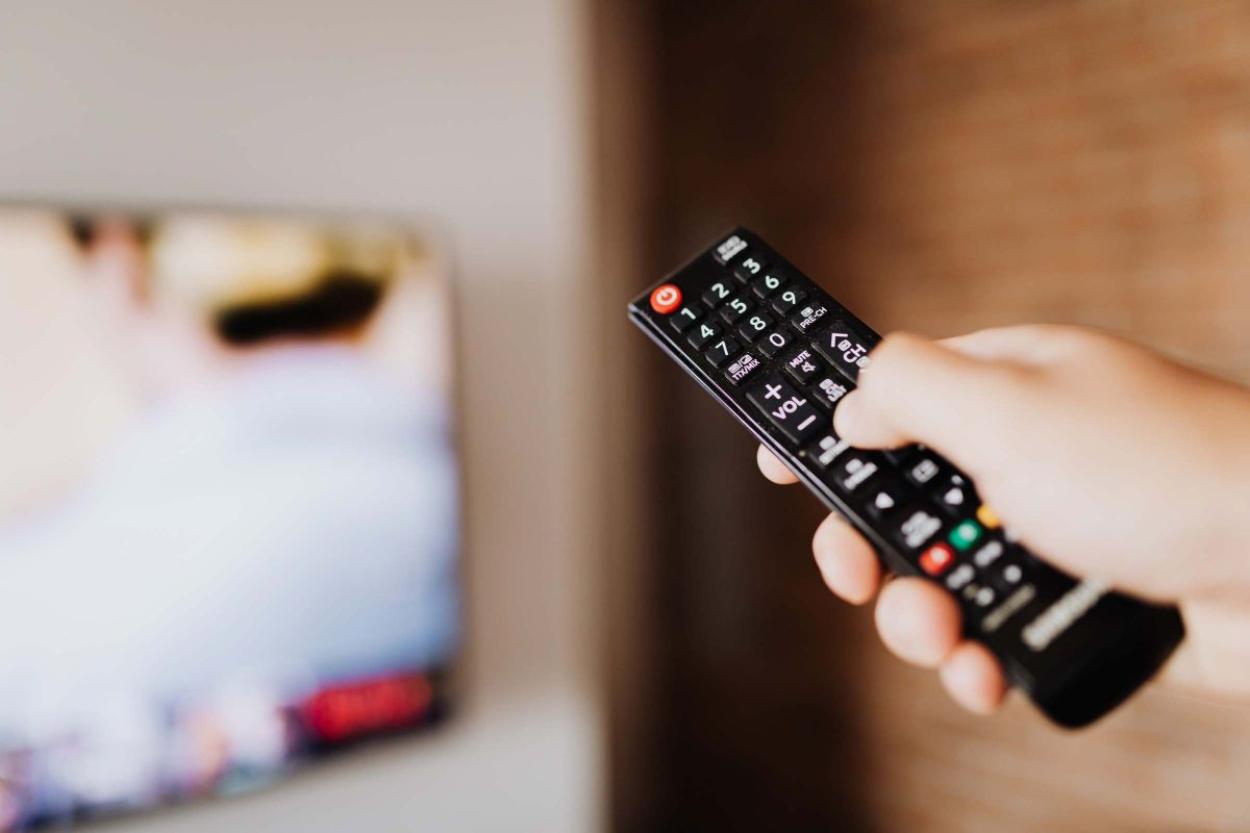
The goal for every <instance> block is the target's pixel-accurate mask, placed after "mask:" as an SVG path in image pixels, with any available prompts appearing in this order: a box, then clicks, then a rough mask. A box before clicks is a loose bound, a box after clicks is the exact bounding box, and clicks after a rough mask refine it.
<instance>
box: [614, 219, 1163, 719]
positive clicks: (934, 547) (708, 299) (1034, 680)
mask: <svg viewBox="0 0 1250 833" xmlns="http://www.w3.org/2000/svg"><path fill="white" fill-rule="evenodd" d="M629 316H630V318H631V320H632V321H633V322H634V323H635V324H636V325H637V326H638V327H640V328H641V329H642V330H643V332H645V333H646V334H647V335H648V336H649V337H650V338H651V339H652V341H654V342H655V343H656V344H657V345H659V347H660V348H661V349H662V350H663V351H664V352H665V353H667V354H668V355H669V356H670V357H671V358H672V359H673V360H674V361H676V362H677V363H678V364H679V365H681V367H682V368H683V369H685V371H686V372H687V373H688V374H689V375H690V376H692V377H693V378H694V379H695V381H696V382H698V383H699V384H700V385H701V386H702V387H703V388H704V389H705V390H706V391H707V392H708V393H709V394H711V395H712V396H714V397H715V398H716V399H717V400H718V401H719V402H720V403H721V404H722V405H723V406H725V408H727V409H728V410H729V411H730V413H732V414H733V415H734V416H735V417H737V419H738V420H739V421H740V422H741V423H742V424H743V425H744V426H745V427H746V428H747V430H749V431H750V432H751V433H752V434H753V435H754V436H755V438H756V439H758V440H759V441H760V442H761V443H763V444H764V445H765V446H766V447H768V448H769V449H770V450H771V451H772V452H773V453H774V454H776V455H777V456H778V457H779V458H780V459H781V460H782V461H784V462H785V463H786V464H787V465H788V466H789V467H790V468H791V469H792V470H793V471H794V472H795V473H796V474H797V475H798V477H799V479H800V480H801V481H802V482H803V484H804V485H806V486H807V488H808V489H809V490H811V491H812V492H813V493H814V494H815V495H816V496H817V497H818V498H820V500H821V501H822V502H823V503H824V504H825V505H826V506H827V507H829V508H830V509H831V510H833V511H835V512H838V513H840V514H841V515H843V516H844V517H845V518H846V519H847V520H848V521H849V522H850V523H851V524H852V525H854V526H855V528H856V529H857V530H859V532H860V533H862V534H863V535H864V536H865V537H866V538H867V539H868V540H869V541H870V542H871V543H872V544H873V546H874V547H875V548H876V550H877V552H878V554H879V555H880V557H881V559H882V561H883V562H884V564H885V565H886V567H887V568H888V569H890V570H892V571H894V572H895V573H897V574H900V575H918V576H922V577H924V578H927V579H928V580H930V581H933V582H935V583H936V584H938V585H939V586H941V587H942V588H944V589H945V590H946V591H947V592H949V593H950V594H951V595H952V596H953V597H954V598H955V599H956V601H957V602H958V603H959V605H960V608H961V610H962V611H963V616H964V631H965V633H966V635H967V636H968V638H970V639H975V640H977V641H979V642H981V643H983V644H984V645H986V646H987V647H988V648H989V649H990V650H991V651H992V652H993V653H994V655H995V656H996V657H997V658H998V659H999V661H1000V662H1001V663H1002V667H1003V669H1004V671H1005V673H1006V674H1007V677H1008V678H1009V679H1010V681H1011V682H1012V684H1013V685H1015V686H1017V687H1018V688H1020V689H1021V690H1023V691H1025V692H1026V693H1027V694H1028V695H1029V696H1030V698H1031V699H1032V700H1033V701H1034V702H1035V703H1036V704H1037V705H1038V707H1039V708H1040V709H1041V710H1042V711H1043V712H1044V713H1045V714H1046V715H1047V716H1048V717H1050V718H1051V719H1052V720H1053V721H1055V722H1056V723H1058V724H1060V725H1062V726H1067V727H1079V726H1084V725H1086V724H1088V723H1090V722H1092V721H1094V720H1097V719H1098V718H1099V717H1101V716H1102V715H1104V714H1106V713H1107V712H1109V711H1111V710H1112V709H1114V708H1115V707H1116V706H1117V705H1118V704H1119V703H1121V702H1122V701H1124V700H1125V699H1126V698H1128V697H1129V696H1130V695H1131V694H1132V693H1133V692H1135V691H1136V690H1137V689H1138V688H1139V687H1140V686H1141V685H1142V684H1143V683H1144V682H1145V681H1147V680H1148V679H1150V677H1151V676H1153V675H1154V673H1155V672H1156V671H1157V670H1158V668H1159V667H1160V666H1161V665H1162V664H1163V662H1164V661H1166V659H1167V658H1168V656H1169V655H1171V653H1172V651H1173V650H1174V649H1175V648H1176V646H1177V645H1178V644H1179V643H1180V641H1181V639H1182V638H1183V635H1184V626H1183V624H1182V622H1181V618H1180V614H1179V613H1178V611H1177V610H1176V609H1175V608H1173V607H1165V606H1158V605H1152V604H1148V603H1146V602H1143V601H1140V600H1137V599H1133V598H1131V597H1129V596H1126V595H1124V594H1121V593H1117V592H1115V591H1112V590H1110V589H1109V588H1107V587H1106V586H1104V585H1102V584H1100V583H1098V582H1094V581H1081V580H1079V579H1076V578H1074V577H1072V576H1069V575H1067V574H1065V573H1063V572H1062V571H1060V570H1057V569H1055V568H1054V567H1051V566H1050V565H1048V564H1046V563H1045V562H1043V561H1041V560H1040V559H1038V558H1037V557H1036V556H1035V555H1034V554H1033V553H1031V552H1029V551H1028V550H1027V549H1026V548H1025V547H1024V546H1023V545H1022V544H1021V543H1020V542H1019V541H1016V540H1014V538H1013V537H1012V536H1011V535H1010V534H1009V532H1008V531H1007V530H1005V529H1004V528H1003V526H1002V524H1001V523H1000V521H999V519H998V516H997V515H996V514H995V513H994V511H993V509H992V507H990V506H987V505H986V504H984V503H983V502H982V501H981V499H980V497H979V495H978V493H977V489H976V484H974V483H973V482H972V481H971V479H970V478H969V477H968V476H967V475H966V474H964V473H963V472H961V471H960V470H959V469H958V468H957V467H956V466H954V465H952V464H951V462H950V461H948V460H946V459H945V458H943V457H942V456H941V455H940V454H938V453H937V452H936V451H934V450H933V449H929V448H924V447H922V446H915V445H913V446H908V447H905V448H900V449H895V450H892V451H885V452H880V451H868V450H862V449H857V448H853V447H851V446H850V445H849V444H848V443H847V442H846V441H844V440H842V439H841V438H840V437H838V436H837V434H836V433H835V432H834V430H833V423H832V415H833V412H834V410H835V409H836V408H837V405H838V402H839V401H840V400H841V398H842V397H843V396H845V395H846V394H847V393H848V392H850V391H851V390H854V388H855V385H856V382H857V380H858V379H859V374H860V373H871V372H872V370H871V363H872V358H871V353H872V349H873V348H874V347H875V346H876V345H877V344H878V343H879V342H880V340H881V339H880V336H879V335H877V333H876V332H875V331H873V330H872V329H871V328H870V327H868V326H867V325H866V324H864V322H863V321H861V320H860V319H859V318H857V317H856V316H855V315H853V314H852V313H851V312H850V311H849V310H847V309H846V307H844V306H842V305H841V304H839V303H838V302H837V301H836V300H834V299H833V298H832V297H831V296H830V295H829V294H828V293H826V292H825V291H824V290H823V289H822V288H821V287H820V286H818V285H817V284H816V283H815V282H813V281H812V280H811V279H810V278H808V277H807V276H806V275H804V274H803V273H802V272H801V271H799V270H798V269H797V268H795V267H794V265H793V264H791V263H790V262H789V261H787V260H786V259H785V258H783V257H781V256H780V255H779V254H778V253H777V252H776V251H775V250H773V249H772V248H771V247H769V246H768V245H767V244H766V243H764V241H763V240H761V239H760V238H759V237H758V236H757V235H755V234H754V233H752V232H751V231H749V230H747V229H744V228H738V229H735V230H733V231H731V232H728V233H726V234H724V235H722V236H721V237H720V238H718V239H717V240H716V241H715V242H714V243H713V244H712V245H711V247H710V248H708V249H707V250H705V251H703V252H700V253H699V254H697V255H696V256H695V257H694V258H692V259H691V260H690V261H689V262H687V263H686V264H685V265H684V266H682V267H680V268H679V269H677V270H676V271H675V272H673V273H672V274H670V275H668V276H667V277H665V278H664V279H663V280H661V281H660V282H659V283H657V284H655V285H654V286H652V287H650V288H648V289H647V290H646V291H645V292H643V293H642V294H640V295H639V296H638V297H637V298H635V299H634V301H633V302H632V303H631V304H630V305H629Z"/></svg>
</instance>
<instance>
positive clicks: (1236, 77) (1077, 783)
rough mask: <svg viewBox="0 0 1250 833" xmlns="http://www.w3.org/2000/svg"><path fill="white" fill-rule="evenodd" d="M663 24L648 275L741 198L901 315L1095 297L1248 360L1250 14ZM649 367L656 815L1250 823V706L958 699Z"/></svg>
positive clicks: (695, 13) (1079, 317) (856, 8)
mask: <svg viewBox="0 0 1250 833" xmlns="http://www.w3.org/2000/svg"><path fill="white" fill-rule="evenodd" d="M656 26H657V32H656V34H657V37H656V42H657V48H658V68H657V70H656V73H655V75H656V77H655V79H654V89H655V102H656V104H655V108H656V117H655V122H654V123H655V125H656V130H657V134H656V136H657V139H656V143H657V150H656V155H657V163H656V168H655V170H654V177H655V183H656V184H655V189H656V210H655V212H654V217H655V220H654V227H653V228H652V231H651V237H650V241H651V250H652V251H654V252H655V258H656V264H655V265H656V266H657V267H661V266H669V265H671V264H672V263H674V262H676V261H677V260H678V259H679V258H681V257H683V256H684V255H685V254H686V253H687V252H688V250H690V249H693V248H694V247H696V246H698V245H701V244H703V243H704V242H706V240H707V239H708V238H710V237H711V236H712V235H713V234H715V233H716V232H717V231H718V230H719V229H721V228H722V227H724V226H726V225H728V224H730V223H733V222H738V221H744V222H747V223H748V224H751V225H753V226H755V227H756V228H757V229H758V230H759V231H761V232H762V233H763V234H764V235H765V236H766V237H768V238H769V239H770V240H772V241H773V242H774V243H775V244H776V245H777V246H778V247H779V248H781V249H782V250H784V251H787V252H790V253H792V258H793V259H794V260H796V261H797V262H798V263H799V264H801V265H803V266H804V267H805V268H806V269H807V271H809V272H810V273H811V274H812V275H813V276H814V277H817V278H818V279H823V280H824V281H825V283H826V284H827V286H828V288H829V289H830V290H831V291H833V292H834V293H835V294H836V295H838V296H840V297H841V298H843V299H844V300H845V301H846V302H847V303H848V304H850V305H851V306H852V307H853V308H855V309H856V310H857V311H859V312H860V313H861V314H862V315H863V316H864V317H865V318H867V319H868V320H870V321H873V322H875V323H877V324H878V325H880V327H881V328H883V329H887V330H888V329H895V328H908V329H914V330H918V331H922V332H926V333H930V334H933V335H944V334H951V333H955V332H959V331H964V330H969V329H973V328H977V327H982V326H989V325H996V324H1003V323H1008V322H1016V321H1069V322H1079V323H1085V324H1092V325H1099V326H1104V327H1109V328H1112V329H1114V330H1117V331H1120V332H1123V333H1125V334H1128V335H1130V336H1132V337H1134V338H1137V339H1139V340H1141V341H1144V342H1147V343H1149V344H1153V345H1156V346H1157V347H1159V348H1161V349H1163V350H1166V351H1168V352H1171V353H1174V354H1177V355H1179V356H1181V357H1183V358H1186V359H1188V360H1190V361H1193V362H1196V363H1198V364H1201V365H1203V366H1205V367H1208V368H1210V369H1213V370H1217V371H1220V372H1224V373H1227V374H1230V375H1233V376H1235V377H1238V378H1241V379H1244V380H1247V381H1250V336H1248V335H1247V333H1250V6H1247V5H1246V4H1234V3H1200V2H1187V3H1174V2H1166V1H1165V0H1159V1H1158V2H1055V3H1019V2H968V3H935V4H922V3H913V2H903V0H898V2H877V3H860V4H847V3H844V4H836V3H835V4H804V3H795V2H790V3H786V2H782V3H770V4H755V3H747V2H738V1H737V0H730V1H729V2H726V1H725V0H719V1H718V2H710V0H705V1H694V2H684V3H680V4H656ZM646 361H648V362H650V363H651V365H653V366H649V367H648V369H649V370H654V372H655V374H656V376H657V377H658V378H659V379H660V380H661V381H660V392H661V394H662V396H663V397H664V402H665V408H664V413H663V414H662V415H656V416H655V419H654V422H653V426H652V428H653V436H654V438H655V439H654V447H653V448H652V452H651V453H652V455H653V457H652V461H653V463H654V465H655V470H656V471H658V472H662V475H663V476H662V478H661V479H660V481H661V482H658V483H656V484H654V485H653V486H652V487H651V488H652V490H653V494H654V495H655V506H656V510H657V513H659V514H662V515H665V516H666V517H667V521H661V522H660V525H659V527H658V529H659V533H658V535H657V537H658V538H659V540H660V546H659V548H658V551H657V552H656V554H655V559H656V561H655V563H656V570H655V574H656V576H657V580H656V587H655V592H656V599H657V601H656V605H657V609H658V610H659V611H660V615H661V616H662V624H663V630H666V631H668V632H670V633H671V634H672V635H671V637H666V638H665V639H664V641H663V643H662V644H661V645H660V646H659V650H658V652H657V655H658V658H657V667H658V669H659V671H658V673H659V674H660V682H659V692H660V694H659V698H660V700H661V701H662V702H664V703H666V704H667V705H666V707H665V708H664V710H662V711H661V712H660V713H658V714H657V716H656V718H655V719H656V728H655V731H656V732H657V734H658V735H659V737H660V738H661V742H660V746H659V748H660V749H661V750H662V751H663V755H662V759H661V760H658V761H656V762H654V772H653V776H654V778H655V779H656V781H657V784H658V785H659V786H658V788H657V789H658V790H659V791H660V794H661V803H662V806H663V808H664V812H663V813H662V814H661V816H662V817H663V818H664V819H666V820H667V821H666V822H665V823H662V824H660V825H658V826H660V827H663V828H665V829H674V830H732V829H758V828H759V827H760V826H761V825H763V826H764V827H765V828H766V829H794V830H798V829H844V830H900V829H923V830H926V831H948V830H949V831H956V830H958V831H1000V830H1043V829H1044V830H1048V831H1076V830H1089V829H1098V828H1099V827H1101V828H1103V829H1113V830H1126V829H1132V830H1143V829H1144V830H1240V829H1250V790H1248V789H1247V788H1248V787H1250V703H1239V702H1233V701H1214V700H1210V699H1206V698H1202V697H1198V696H1194V695H1192V694H1186V693H1183V692H1176V691H1169V690H1164V689H1156V690H1152V691H1151V692H1149V693H1148V694H1146V695H1145V696H1143V697H1141V698H1140V699H1138V700H1136V701H1135V702H1133V703H1132V704H1131V705H1129V706H1128V707H1126V708H1124V709H1122V710H1121V711H1120V712H1118V713H1117V714H1116V715H1114V716H1113V717H1112V718H1110V719H1109V720H1107V721H1106V722H1104V723H1103V724H1101V725H1099V726H1097V727H1096V728H1094V729H1092V730H1090V731H1087V732H1084V733H1080V734H1075V735H1070V734H1063V733H1060V732H1057V731H1056V730H1053V729H1051V728H1050V727H1048V726H1047V725H1045V724H1044V723H1042V722H1041V720H1040V718H1038V717H1037V716H1036V715H1035V714H1034V713H1033V712H1032V711H1031V710H1030V709H1029V708H1027V707H1025V706H1024V705H1023V704H1021V703H1016V704H1013V705H1012V706H1011V707H1009V708H1008V709H1006V711H1005V712H1004V713H1003V714H1001V715H999V716H995V717H994V718H991V719H988V720H979V719H974V718H971V717H968V716H965V715H963V714H961V713H959V712H958V711H957V710H956V709H955V708H954V707H953V706H952V705H951V704H950V703H949V702H948V701H947V700H946V699H945V698H944V696H943V695H942V694H941V692H940V690H939V688H938V685H937V682H936V680H935V679H933V677H932V675H930V674H926V673H922V672H919V671H914V670H911V669H907V668H904V667H903V666H902V665H901V664H900V663H898V662H896V661H895V660H893V659H891V658H889V657H887V656H886V654H885V652H884V650H883V649H882V648H880V647H879V646H878V645H876V644H875V641H874V637H873V634H872V631H871V627H870V623H869V619H870V616H869V614H868V613H867V611H851V610H847V609H844V608H842V607H840V606H839V605H838V604H837V603H835V602H834V601H833V600H832V599H830V598H828V597H826V596H825V595H824V594H823V592H821V591H820V589H819V586H818V579H817V576H816V572H815V570H814V568H813V567H812V566H811V564H810V559H809V556H808V552H807V539H808V536H809V534H810V532H811V530H812V529H813V528H814V524H815V521H816V519H817V517H818V512H817V511H816V509H815V507H814V506H813V504H812V501H810V500H809V499H807V498H806V496H804V495H801V494H798V493H788V492H784V491H782V490H776V489H772V488H770V487H767V486H765V485H763V484H762V483H761V482H760V481H759V479H758V476H757V475H756V474H755V473H754V470H753V464H752V459H751V455H750V450H751V446H750V444H749V443H748V442H747V441H746V440H745V439H744V438H743V437H742V436H741V432H740V431H739V430H738V429H737V427H736V426H734V425H733V424H732V423H731V422H730V421H729V420H728V419H727V418H726V417H724V416H723V415H722V414H720V413H719V412H718V411H717V410H716V408H715V407H714V406H712V405H711V404H710V403H707V402H705V401H703V399H702V397H701V396H700V395H699V393H698V392H697V391H694V390H693V386H691V385H689V384H688V383H687V382H686V381H685V380H684V379H682V378H680V377H679V375H678V374H677V373H676V372H675V371H670V370H668V369H665V368H663V367H661V363H660V362H659V361H658V360H652V359H646ZM1150 404H1151V403H1148V402H1143V403H1141V405H1142V407H1143V408H1147V407H1150ZM679 507H680V511H679ZM770 820H771V821H770Z"/></svg>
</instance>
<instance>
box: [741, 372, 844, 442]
mask: <svg viewBox="0 0 1250 833" xmlns="http://www.w3.org/2000/svg"><path fill="white" fill-rule="evenodd" d="M747 399H748V400H750V402H751V404H753V405H754V406H755V407H757V408H759V410H760V412H761V413H762V414H763V415H764V417H765V418H766V419H767V420H768V421H769V422H770V423H771V424H772V425H773V427H775V428H776V429H777V430H779V431H780V432H781V433H782V434H783V435H784V436H785V438H786V439H787V440H789V441H790V443H792V444H793V445H796V446H797V445H799V444H801V443H802V442H803V441H804V440H806V439H808V438H810V437H814V436H815V435H817V434H819V433H820V432H821V431H824V430H827V428H828V424H827V423H828V420H827V419H825V418H824V417H822V416H821V415H820V412H819V411H817V410H816V409H815V408H813V407H812V405H811V403H810V402H808V401H807V397H806V396H804V395H803V394H801V393H799V392H798V391H797V390H795V389H794V388H793V387H791V386H790V385H789V384H787V383H786V382H785V380H783V379H782V378H781V377H780V376H778V375H777V374H776V373H772V374H769V375H768V376H766V377H764V380H763V382H762V383H761V384H759V385H757V386H756V387H753V388H751V389H750V390H749V391H747Z"/></svg>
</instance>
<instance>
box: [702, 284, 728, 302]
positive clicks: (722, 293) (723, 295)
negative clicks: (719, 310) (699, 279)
mask: <svg viewBox="0 0 1250 833" xmlns="http://www.w3.org/2000/svg"><path fill="white" fill-rule="evenodd" d="M732 294H733V289H732V287H730V285H729V284H727V283H724V282H722V281H717V282H716V283H714V284H712V285H711V286H710V287H708V290H707V292H704V293H703V303H705V304H707V305H708V306H709V307H713V308H715V307H718V306H720V305H721V302H722V301H727V300H729V296H730V295H732Z"/></svg>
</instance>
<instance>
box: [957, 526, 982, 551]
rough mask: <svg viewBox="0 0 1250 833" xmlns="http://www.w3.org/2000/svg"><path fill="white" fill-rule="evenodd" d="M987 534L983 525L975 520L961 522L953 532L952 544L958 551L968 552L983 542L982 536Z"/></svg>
mask: <svg viewBox="0 0 1250 833" xmlns="http://www.w3.org/2000/svg"><path fill="white" fill-rule="evenodd" d="M983 534H985V530H983V529H981V525H980V524H979V523H977V522H976V521H974V520H971V519H969V520H966V521H960V522H959V523H958V524H956V525H955V528H954V529H952V530H951V534H950V542H951V546H953V547H954V548H955V549H957V550H961V551H962V550H966V549H968V548H969V547H971V546H972V545H973V544H975V543H976V542H977V541H980V540H981V536H982V535H983Z"/></svg>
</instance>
